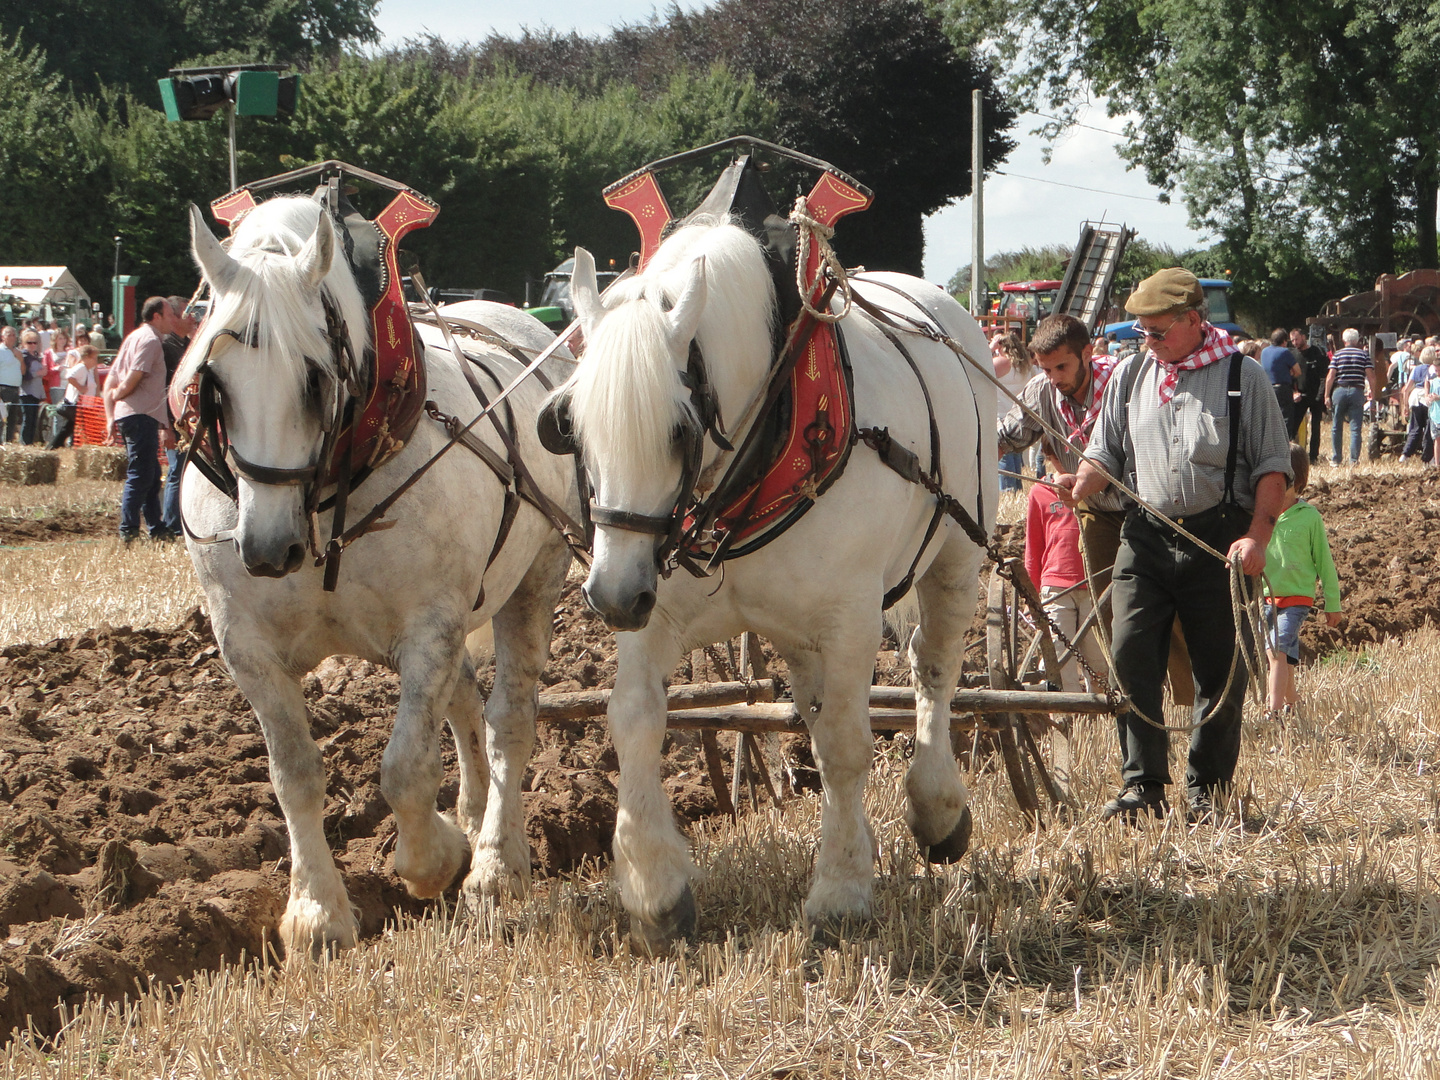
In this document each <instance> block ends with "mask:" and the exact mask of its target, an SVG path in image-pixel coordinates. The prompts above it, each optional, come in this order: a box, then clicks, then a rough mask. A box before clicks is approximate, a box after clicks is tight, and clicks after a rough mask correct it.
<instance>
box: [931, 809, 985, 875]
mask: <svg viewBox="0 0 1440 1080" xmlns="http://www.w3.org/2000/svg"><path fill="white" fill-rule="evenodd" d="M974 827H975V822H974V819H973V818H971V816H970V807H968V806H967V807H965V809H964V810H961V811H960V820H959V821H957V822H956V823H955V828H953V829H951V830H950V835H949V836H947V837H945V839H944V840H941V841H940V842H939V843H938V844H931V845H930V846H929V847H928V848H926V849H925V861H926V862H932V863H953V862H958V861H959V860H960V859H961V857H962V856H964V854H965V853H966V852H967V851H969V850H970V833H971V832H972V831H973V829H974Z"/></svg>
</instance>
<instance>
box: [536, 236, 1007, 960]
mask: <svg viewBox="0 0 1440 1080" xmlns="http://www.w3.org/2000/svg"><path fill="white" fill-rule="evenodd" d="M853 286H854V288H855V290H856V291H857V293H858V294H860V295H861V296H863V297H866V298H868V299H869V300H870V301H872V302H873V303H875V304H877V305H879V306H880V307H885V308H889V309H891V310H894V311H899V312H902V313H904V314H906V315H909V316H911V317H928V318H930V319H933V320H934V321H935V322H936V323H938V325H939V327H941V328H942V329H943V330H944V332H945V333H946V334H948V335H949V336H950V337H951V338H953V339H955V340H957V341H958V342H959V343H960V344H961V345H962V347H963V348H964V349H965V351H966V352H968V353H969V354H970V355H972V356H979V357H984V356H986V355H987V353H986V346H985V339H984V335H983V334H982V333H981V331H980V329H979V327H978V326H977V325H976V323H975V321H974V320H973V319H971V318H970V316H969V315H968V314H967V313H966V312H965V311H964V310H963V309H962V308H961V307H960V306H959V305H958V304H957V303H956V302H955V301H954V299H952V298H951V297H950V296H948V295H946V294H945V293H944V292H943V291H942V290H940V289H938V288H936V287H935V286H933V285H929V284H927V283H926V282H924V281H921V280H919V279H916V278H912V277H908V276H905V275H900V274H888V273H886V274H871V275H866V276H865V278H855V279H853ZM572 294H573V297H574V301H575V305H576V309H577V312H578V314H579V317H580V319H581V321H582V325H583V327H584V330H585V336H586V340H587V343H588V344H587V348H586V350H585V353H584V356H583V359H582V361H581V363H580V365H579V367H578V368H577V370H576V373H575V376H574V377H573V378H572V379H571V380H570V382H569V383H568V384H566V386H564V387H562V388H560V390H558V391H557V392H556V394H555V395H554V396H553V397H552V404H551V405H549V406H547V408H552V409H560V410H562V411H563V412H565V413H568V416H566V417H565V418H564V423H566V424H567V425H568V427H569V430H570V431H571V432H572V433H573V436H574V438H575V439H576V441H577V442H578V445H579V447H580V449H581V451H582V453H583V460H584V464H585V466H586V468H587V469H588V471H589V473H590V478H591V482H592V484H593V487H594V491H595V505H596V506H597V507H603V508H605V511H606V512H605V514H603V515H598V514H597V529H596V535H595V546H594V564H593V566H592V567H591V571H590V575H589V578H588V580H587V581H586V584H585V596H586V598H587V599H588V600H589V602H590V604H591V605H592V606H593V607H594V608H595V609H596V611H598V612H599V613H600V614H601V615H602V616H603V617H604V618H605V619H606V621H607V622H608V623H609V624H610V626H611V627H612V628H614V629H616V630H620V631H626V632H623V633H620V634H618V644H619V671H618V674H617V676H616V681H615V691H614V694H613V696H612V697H611V700H610V707H609V720H610V728H611V733H612V737H613V739H614V742H615V748H616V751H617V752H618V755H619V762H620V791H619V796H620V807H619V820H618V823H617V826H616V830H615V844H614V854H615V872H616V877H617V880H618V883H619V888H620V895H621V898H622V900H623V903H624V905H625V907H626V909H627V910H628V911H629V913H630V917H631V926H632V932H633V935H634V936H635V937H636V938H637V940H638V943H639V944H640V945H642V946H643V947H645V948H648V949H651V950H658V949H663V948H665V947H666V945H667V944H668V943H669V942H670V941H671V940H672V939H673V938H675V937H677V936H685V935H688V934H689V933H690V932H691V931H692V930H693V928H694V925H695V903H694V898H693V894H692V892H691V888H690V881H691V878H692V875H693V874H694V873H695V868H694V866H693V864H692V862H691V859H690V855H689V851H688V848H687V845H686V843H685V840H684V838H683V837H682V836H681V834H680V832H679V831H678V830H677V829H676V827H675V823H674V820H673V815H672V812H671V807H670V805H669V802H668V800H667V799H666V797H665V793H664V790H663V788H662V787H661V784H660V760H661V748H662V743H663V741H664V737H665V680H666V678H667V677H668V675H669V673H670V672H671V671H672V670H673V669H674V666H675V664H676V662H677V661H678V660H679V658H680V657H681V656H682V655H683V653H684V652H685V651H686V650H688V649H690V648H693V647H695V646H698V645H701V644H704V643H708V642H713V641H719V640H722V639H726V638H729V637H731V636H733V635H734V634H736V633H739V632H740V631H742V630H753V631H756V632H758V633H760V634H763V635H764V636H765V637H767V638H769V639H770V640H771V641H772V642H773V643H774V645H775V648H776V649H777V650H778V651H779V653H780V654H781V655H782V656H783V657H784V659H785V661H786V663H787V664H788V665H789V669H790V678H791V682H792V684H793V690H794V699H795V703H796V707H797V709H798V711H799V714H800V716H801V718H802V719H803V720H804V722H805V724H806V725H807V726H808V728H809V730H810V734H811V738H812V740H813V745H814V753H815V760H816V762H817V764H818V765H819V767H820V775H821V780H822V783H823V787H824V798H823V802H822V809H821V840H820V847H819V852H818V855H817V858H816V863H815V870H814V877H813V881H812V884H811V888H810V892H809V896H808V897H807V899H806V901H805V914H806V916H807V918H808V920H809V921H810V922H811V923H812V924H816V925H821V926H823V925H824V924H826V923H831V922H833V921H835V920H839V919H845V918H868V917H869V916H870V914H871V898H872V874H873V863H874V859H875V839H874V836H873V834H872V833H871V830H870V826H869V824H868V822H867V821H866V818H865V812H864V809H863V808H862V805H861V796H862V793H863V790H864V787H865V782H866V779H867V776H868V774H869V770H870V759H871V754H872V751H873V738H872V735H871V731H870V724H869V712H868V709H869V688H870V680H871V675H872V673H873V670H874V666H875V654H876V651H877V650H878V648H879V646H880V643H881V636H882V614H881V606H882V598H883V597H884V595H885V593H886V590H887V589H889V588H891V587H892V586H894V585H896V583H897V582H899V581H900V580H902V579H903V577H904V575H905V574H906V572H907V571H908V570H909V568H910V566H911V563H912V560H914V559H915V557H916V553H917V551H919V550H920V548H921V546H922V542H923V539H924V536H925V532H926V529H927V527H928V525H929V523H930V521H931V518H932V514H933V512H934V509H935V505H936V501H935V499H934V498H933V497H932V496H931V495H929V494H927V493H926V492H925V491H924V490H923V489H922V488H921V487H919V486H917V485H915V484H913V483H909V482H907V481H906V480H904V479H902V478H901V477H900V476H899V475H897V474H896V473H895V472H893V471H892V470H891V469H890V468H888V467H886V466H885V465H884V464H882V463H881V461H880V459H879V457H878V456H877V455H876V454H875V453H873V452H871V451H870V450H869V449H868V448H866V447H865V446H861V445H857V446H856V447H855V448H854V451H853V452H852V454H851V457H850V460H849V464H848V466H847V467H846V470H845V472H844V475H843V476H842V477H841V478H840V479H839V480H838V481H837V482H836V483H835V484H834V486H833V487H832V488H830V489H829V490H828V491H827V492H826V493H825V494H823V495H822V496H820V498H819V499H818V501H817V502H816V503H815V505H814V506H813V507H812V508H811V509H810V511H809V513H808V514H807V515H806V516H804V517H803V518H802V519H800V521H799V522H798V523H797V524H795V525H794V526H793V527H791V528H790V529H789V531H787V532H785V533H784V534H783V535H781V536H780V537H779V538H778V539H776V540H774V541H773V542H772V543H770V544H769V545H768V546H766V547H764V548H762V549H760V550H759V551H757V552H754V553H752V554H749V555H746V556H744V557H742V558H738V559H735V560H733V561H730V562H727V563H726V564H725V565H724V570H723V574H721V575H717V576H715V577H713V578H711V579H697V578H695V577H692V576H690V575H689V574H686V573H680V572H677V573H675V574H674V575H673V576H669V577H667V578H665V579H664V580H658V576H657V571H658V567H657V559H656V553H657V545H658V544H659V543H660V538H659V537H657V536H655V535H650V534H647V533H644V532H635V531H628V530H627V529H626V528H624V527H623V525H621V526H619V527H616V526H613V525H610V526H607V525H605V524H601V523H599V520H600V519H601V518H606V519H609V520H616V515H615V514H614V513H613V512H614V511H620V512H622V513H621V515H620V516H621V517H623V512H627V511H628V512H630V514H632V515H643V516H648V517H652V518H653V517H656V516H659V517H662V518H663V517H664V516H666V515H670V514H672V513H673V512H674V511H675V509H676V507H677V506H680V507H683V506H684V505H686V504H687V502H688V499H689V497H690V493H689V492H685V491H680V490H679V488H680V487H681V486H682V480H681V476H682V468H683V465H682V457H683V455H684V448H685V446H686V445H687V440H689V445H690V446H693V445H694V440H695V439H696V438H697V437H699V438H703V425H702V422H701V420H700V419H698V418H697V416H696V414H695V408H694V406H693V404H692V396H691V392H690V389H689V388H688V384H687V383H685V382H682V374H683V373H685V371H686V368H687V362H688V356H689V345H690V342H691V340H692V339H694V340H695V341H696V342H697V344H698V346H699V349H700V353H701V354H702V356H703V358H704V364H705V366H706V368H707V369H708V375H709V380H710V382H711V384H712V385H713V387H714V390H715V393H716V395H717V396H718V401H719V406H720V415H721V416H722V417H725V418H730V419H731V420H732V422H733V421H734V420H737V419H738V418H740V417H742V416H744V415H745V414H746V410H747V408H748V407H749V406H750V404H751V403H752V402H753V401H755V400H756V398H757V396H759V395H763V394H764V392H765V386H766V382H765V380H766V375H767V372H768V370H769V367H770V364H771V359H772V337H771V328H772V325H773V323H774V321H775V319H776V302H775V295H774V286H773V284H772V282H771V278H770V275H769V273H768V271H767V269H766V266H765V263H764V261H763V257H762V254H761V248H760V246H759V243H758V242H757V240H756V239H755V238H754V237H753V236H751V235H750V234H749V233H748V232H745V231H744V230H743V229H740V228H737V227H736V226H734V225H732V224H728V223H723V222H722V223H715V222H710V223H696V224H692V225H689V226H687V227H685V228H682V229H680V230H679V231H677V232H676V233H674V234H673V235H672V236H671V237H669V238H668V239H667V240H666V241H665V243H664V244H663V245H662V246H661V247H660V248H659V250H658V251H657V253H656V255H655V257H654V259H653V260H652V262H651V263H650V264H649V265H648V266H647V268H646V269H645V271H644V272H643V273H642V274H641V275H639V276H638V277H636V278H634V279H631V280H629V281H626V282H621V283H619V284H617V285H615V286H613V287H612V288H611V289H610V291H609V292H608V293H607V294H606V296H605V298H604V300H603V302H602V300H601V298H600V296H599V294H598V292H597V291H596V284H595V276H594V260H593V259H592V258H591V257H590V256H589V255H588V253H586V252H584V251H578V252H577V253H576V268H575V275H574V280H573V285H572ZM841 327H842V330H843V333H844V335H845V341H846V344H847V345H848V348H849V353H850V356H851V358H852V360H853V365H854V386H855V394H854V409H855V414H856V418H857V422H858V424H859V425H860V426H861V427H865V426H876V427H887V428H888V429H889V431H890V434H891V435H892V436H893V437H894V439H895V440H896V441H897V442H898V443H900V444H901V445H903V446H905V447H908V448H909V449H910V450H912V451H914V452H915V453H916V454H918V455H919V457H920V460H921V461H922V462H925V461H929V454H930V430H929V419H928V414H927V410H926V404H925V400H924V397H923V394H922V390H921V387H920V385H919V383H918V381H917V379H916V377H915V375H914V374H913V373H912V371H911V369H910V368H909V366H908V365H907V363H906V362H905V360H904V359H903V358H902V356H901V355H900V354H899V353H898V351H897V350H896V349H895V347H894V346H892V345H891V344H890V342H889V341H887V339H886V337H885V336H884V334H883V333H882V332H881V330H880V329H879V328H878V327H877V325H876V323H875V322H874V321H873V320H872V319H871V318H869V317H867V316H864V315H862V314H861V312H860V311H859V310H858V309H856V310H852V311H851V312H850V314H849V315H848V316H846V317H845V318H844V319H843V320H842V321H841ZM906 346H907V348H908V350H909V351H910V353H911V355H912V356H913V358H914V360H915V362H916V364H917V365H918V367H919V369H920V372H921V374H922V375H923V378H924V380H925V383H926V385H927V386H928V388H929V392H930V395H931V397H932V399H933V401H934V405H935V409H934V411H935V418H936V420H937V422H938V425H939V435H940V440H939V441H940V450H941V462H942V466H943V485H944V490H945V491H946V492H947V493H948V494H950V495H952V496H953V497H954V498H956V499H958V500H959V502H960V503H961V504H962V505H963V506H965V507H967V508H968V509H969V510H970V512H971V513H972V514H975V513H976V510H977V505H978V506H979V507H982V508H983V511H982V512H981V513H980V514H979V518H980V521H979V524H980V525H981V527H982V528H984V529H985V530H986V532H987V534H988V532H989V530H990V528H991V526H992V524H993V515H994V507H995V501H996V498H997V491H996V486H997V484H996V471H995V470H996V466H995V461H996V456H995V428H994V423H993V420H992V418H993V416H994V409H995V394H994V389H993V387H992V386H991V385H990V384H989V383H988V382H987V381H985V380H984V379H983V377H979V376H978V375H975V373H973V372H970V371H969V370H968V368H967V365H966V363H965V362H964V361H963V360H961V359H960V358H959V357H957V356H956V355H955V354H954V353H953V352H952V351H951V350H950V349H949V348H947V347H946V346H944V345H943V344H939V343H936V342H934V341H931V340H927V339H925V338H922V337H918V336H910V337H908V339H907V340H906ZM691 381H692V382H693V380H691ZM730 434H731V437H732V438H733V439H734V440H735V445H739V440H740V439H743V437H744V435H745V432H744V431H743V430H742V431H735V432H731V433H730ZM719 453H720V451H719V450H718V449H717V448H716V446H714V445H713V444H712V443H710V442H707V443H706V444H705V450H704V459H703V467H702V471H701V472H700V475H701V477H702V480H701V483H702V485H703V484H704V482H705V481H704V478H705V477H706V475H707V473H708V475H710V476H711V477H712V481H711V482H713V476H714V470H713V469H712V466H713V465H714V463H715V461H716V458H717V456H718V455H719ZM982 556H983V551H982V549H981V548H980V547H979V546H977V545H976V544H975V543H974V542H973V541H972V540H970V539H969V538H968V537H967V536H966V535H965V533H964V532H963V531H962V529H961V528H960V527H959V526H958V525H957V524H956V523H955V522H953V521H951V520H950V519H949V518H946V519H945V520H944V522H943V524H942V525H941V527H940V531H939V532H938V533H937V534H936V535H935V536H934V538H933V539H932V540H931V541H930V543H929V544H928V545H926V546H925V551H924V554H923V556H922V557H921V559H920V562H919V565H918V567H917V578H916V581H915V593H916V597H917V599H918V607H919V628H918V630H917V631H916V633H915V634H914V636H913V638H912V639H911V641H910V643H909V655H910V663H911V668H912V671H913V676H914V684H915V690H916V698H917V701H916V704H917V713H918V716H917V721H918V726H917V737H916V743H915V754H914V758H913V760H912V761H911V762H910V766H909V770H908V772H907V774H906V778H905V790H906V794H907V798H908V809H907V812H906V820H907V823H908V824H909V826H910V829H911V831H912V832H913V834H914V836H915V839H916V841H917V842H918V843H919V844H920V846H921V847H922V849H927V850H928V854H929V857H930V858H931V859H932V861H949V860H953V859H954V858H958V857H959V856H960V855H961V854H963V852H964V849H965V847H966V845H967V844H968V838H969V832H970V816H969V810H968V808H967V805H966V804H967V801H968V798H969V793H968V791H967V790H966V788H965V784H964V782H963V780H962V779H961V776H960V770H959V767H958V765H957V763H956V760H955V755H954V753H953V750H952V747H951V742H950V723H949V717H950V708H949V704H950V699H951V696H952V695H953V693H954V690H955V686H956V682H957V680H958V677H959V673H960V668H961V661H962V653H963V648H964V642H963V637H964V634H965V632H966V630H967V629H968V628H969V626H970V623H971V620H972V618H973V616H974V613H975V605H976V596H977V586H978V577H979V568H980V562H981V559H982Z"/></svg>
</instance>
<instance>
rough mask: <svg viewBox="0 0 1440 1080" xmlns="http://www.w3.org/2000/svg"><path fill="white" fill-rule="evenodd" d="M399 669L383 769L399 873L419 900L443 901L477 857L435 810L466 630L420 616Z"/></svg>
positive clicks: (439, 617) (437, 617) (433, 616)
mask: <svg viewBox="0 0 1440 1080" xmlns="http://www.w3.org/2000/svg"><path fill="white" fill-rule="evenodd" d="M415 623H416V625H415V626H414V627H413V628H412V630H411V633H410V634H409V635H408V636H407V637H405V638H404V642H405V644H404V647H403V650H402V651H401V653H400V655H399V657H398V660H399V662H398V663H397V665H396V666H397V667H398V668H399V671H400V705H399V708H398V709H397V710H396V714H395V729H394V731H392V732H391V734H390V742H389V743H388V744H387V745H386V747H385V756H384V758H383V760H382V761H381V764H380V791H381V793H382V794H384V796H385V800H386V801H387V802H388V803H389V804H390V809H391V810H392V811H394V813H395V830H396V838H395V873H396V874H398V875H399V876H400V877H401V878H402V879H403V880H404V882H405V887H406V888H407V889H409V890H410V893H411V894H412V895H413V896H418V897H422V898H428V897H434V896H439V895H440V894H441V893H443V892H444V891H445V890H446V889H447V888H449V887H450V885H451V884H452V883H453V882H454V881H455V878H456V876H457V875H458V874H459V873H460V871H461V869H462V868H463V867H464V865H465V860H466V859H467V857H468V856H469V854H470V844H469V841H468V840H467V839H466V837H465V834H464V833H463V832H462V831H461V830H460V829H459V828H458V827H457V826H456V825H455V823H454V822H452V821H450V820H449V819H448V818H445V817H442V816H441V815H440V814H439V813H438V812H437V811H436V809H435V796H436V794H437V793H438V792H439V791H440V781H441V779H442V776H443V769H442V766H441V762H440V739H439V725H440V717H441V716H442V715H443V713H444V708H445V706H446V705H447V704H449V703H450V701H451V698H452V696H453V693H452V692H453V689H454V686H455V680H456V678H457V676H458V674H459V671H460V663H459V659H458V658H459V656H460V653H461V650H462V648H463V647H464V646H463V643H464V636H465V634H464V628H463V627H462V626H460V625H458V624H452V623H450V622H448V621H446V620H445V618H444V617H443V615H440V614H439V613H433V612H431V613H425V614H422V615H418V616H417V617H416V620H415Z"/></svg>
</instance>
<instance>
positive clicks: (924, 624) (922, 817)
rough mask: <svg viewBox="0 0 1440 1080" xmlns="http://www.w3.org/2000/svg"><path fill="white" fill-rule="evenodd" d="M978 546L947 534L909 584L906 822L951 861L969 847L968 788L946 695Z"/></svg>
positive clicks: (969, 606) (934, 858) (969, 613)
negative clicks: (916, 619)
mask: <svg viewBox="0 0 1440 1080" xmlns="http://www.w3.org/2000/svg"><path fill="white" fill-rule="evenodd" d="M981 554H982V553H981V551H980V549H979V548H977V547H975V546H974V545H973V544H971V543H969V542H968V541H966V540H964V539H962V538H961V537H959V536H958V535H957V536H952V537H951V538H950V539H949V541H948V542H947V543H946V544H945V546H944V547H943V548H942V549H941V551H940V553H939V554H938V555H937V556H936V558H935V561H934V562H933V563H932V564H931V565H930V568H929V569H928V570H927V571H926V572H925V575H924V576H923V577H921V578H920V580H919V581H918V582H917V583H916V586H915V590H916V595H917V596H918V598H919V601H920V628H919V629H918V630H917V631H916V632H915V636H914V637H913V638H912V639H911V641H910V670H911V673H912V675H913V678H914V682H915V754H914V757H912V758H911V761H910V767H909V769H908V770H907V771H906V773H905V795H906V807H905V824H907V825H908V826H909V827H910V832H911V833H912V834H913V835H914V837H915V842H916V843H917V844H919V845H920V848H921V850H922V851H924V852H925V853H926V857H927V858H928V859H929V860H930V861H931V862H954V861H955V860H956V859H958V858H960V856H962V855H964V854H965V851H966V849H967V848H968V847H969V846H970V831H971V817H970V807H969V805H968V804H969V801H970V792H969V791H967V790H966V788H965V782H964V780H962V779H961V777H960V766H959V764H958V763H957V762H956V761H955V750H954V746H953V745H952V743H951V741H950V700H951V698H952V697H953V696H954V694H955V684H956V682H957V681H958V680H959V678H960V668H961V664H962V663H963V661H964V659H965V632H966V631H967V630H968V629H969V628H970V623H971V621H972V620H973V618H974V616H975V596H976V588H977V582H978V572H979V564H980V559H981Z"/></svg>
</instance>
